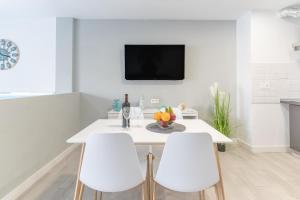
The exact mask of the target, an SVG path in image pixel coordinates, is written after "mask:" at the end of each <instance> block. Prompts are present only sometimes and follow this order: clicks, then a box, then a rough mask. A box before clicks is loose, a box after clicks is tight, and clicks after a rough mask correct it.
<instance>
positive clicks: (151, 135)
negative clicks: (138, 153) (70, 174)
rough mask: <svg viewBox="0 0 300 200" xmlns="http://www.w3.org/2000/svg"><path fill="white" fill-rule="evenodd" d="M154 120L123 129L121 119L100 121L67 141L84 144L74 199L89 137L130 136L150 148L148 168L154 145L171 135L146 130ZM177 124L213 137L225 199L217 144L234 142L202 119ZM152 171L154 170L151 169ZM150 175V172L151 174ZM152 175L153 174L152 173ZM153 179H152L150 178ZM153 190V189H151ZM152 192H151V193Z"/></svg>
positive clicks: (135, 122)
mask: <svg viewBox="0 0 300 200" xmlns="http://www.w3.org/2000/svg"><path fill="white" fill-rule="evenodd" d="M154 122H155V121H154V120H148V119H147V120H131V126H130V128H122V126H121V120H120V119H98V120H97V121H95V122H93V123H92V124H90V125H89V126H87V127H86V128H84V129H82V130H81V131H79V132H78V133H77V134H75V135H74V136H72V137H71V138H69V139H68V140H67V143H73V144H74V143H75V144H82V148H81V156H80V161H79V167H78V174H77V181H76V188H75V194H74V199H79V196H81V194H80V193H81V192H82V187H83V184H82V183H81V182H80V179H79V174H80V169H81V164H82V157H83V154H84V148H85V141H86V139H87V137H88V136H89V135H91V134H98V133H116V132H122V133H127V134H129V135H130V136H131V137H132V139H133V142H134V143H135V144H139V145H148V146H149V156H148V166H151V164H150V165H149V162H152V159H153V156H152V145H159V144H164V143H165V142H166V141H167V139H168V136H169V134H166V133H156V132H152V131H149V130H148V129H146V126H147V125H148V124H150V123H154ZM176 123H178V124H182V125H184V126H185V128H186V129H185V130H184V131H183V132H189V133H208V134H210V135H211V137H212V140H213V143H214V148H215V152H216V159H217V164H218V169H219V175H220V181H219V183H218V184H217V185H218V187H217V190H218V191H217V194H218V196H219V199H225V195H224V187H223V178H222V172H221V167H220V160H219V153H218V151H217V143H231V142H232V140H231V139H230V138H228V137H226V136H225V135H223V134H222V133H220V132H219V131H217V130H216V129H214V128H213V127H212V126H210V125H209V124H208V123H206V122H204V121H203V120H201V119H190V120H189V119H184V120H176ZM151 170H152V169H151ZM149 173H150V172H149ZM150 175H151V173H150ZM148 178H152V177H148ZM150 190H151V188H150ZM150 192H151V191H150ZM149 199H151V200H152V199H153V197H152V196H150V197H149Z"/></svg>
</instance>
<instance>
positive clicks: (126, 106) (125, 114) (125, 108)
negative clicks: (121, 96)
mask: <svg viewBox="0 0 300 200" xmlns="http://www.w3.org/2000/svg"><path fill="white" fill-rule="evenodd" d="M129 117H130V103H129V101H128V94H125V101H124V102H123V104H122V119H123V123H122V127H123V128H128V127H130V119H129Z"/></svg>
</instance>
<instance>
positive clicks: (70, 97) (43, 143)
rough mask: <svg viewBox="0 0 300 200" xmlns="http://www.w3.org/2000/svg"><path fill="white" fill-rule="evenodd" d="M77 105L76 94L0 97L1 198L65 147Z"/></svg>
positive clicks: (76, 126)
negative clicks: (6, 98) (16, 97)
mask: <svg viewBox="0 0 300 200" xmlns="http://www.w3.org/2000/svg"><path fill="white" fill-rule="evenodd" d="M79 107H80V106H79V94H76V93H75V94H62V95H48V96H39V97H25V98H19V99H8V100H0V141H1V145H0V161H1V165H0V198H1V197H3V196H4V195H5V194H6V193H8V192H9V191H10V190H12V189H14V188H15V187H16V186H18V185H19V184H20V183H22V182H23V181H24V180H25V179H26V178H28V177H29V176H31V175H32V174H33V173H34V172H36V171H37V170H38V169H40V168H41V167H43V166H44V165H45V164H46V163H48V162H49V161H50V160H52V159H53V158H55V157H56V156H57V155H58V154H59V153H61V152H62V151H64V150H65V149H66V148H67V147H68V145H67V144H66V142H65V141H66V139H68V138H69V137H71V136H72V135H74V133H76V132H77V131H78V130H79V125H80V122H79V121H80V117H79Z"/></svg>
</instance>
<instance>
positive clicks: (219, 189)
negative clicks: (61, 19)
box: [214, 144, 225, 200]
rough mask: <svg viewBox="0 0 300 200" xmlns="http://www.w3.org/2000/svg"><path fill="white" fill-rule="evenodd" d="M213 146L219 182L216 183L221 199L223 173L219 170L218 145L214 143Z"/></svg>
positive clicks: (223, 196)
mask: <svg viewBox="0 0 300 200" xmlns="http://www.w3.org/2000/svg"><path fill="white" fill-rule="evenodd" d="M214 148H215V155H216V160H217V166H218V170H219V178H220V180H219V182H218V183H217V185H218V191H219V196H220V198H221V199H222V200H225V192H224V185H223V175H222V170H221V164H220V156H219V151H218V146H217V144H214Z"/></svg>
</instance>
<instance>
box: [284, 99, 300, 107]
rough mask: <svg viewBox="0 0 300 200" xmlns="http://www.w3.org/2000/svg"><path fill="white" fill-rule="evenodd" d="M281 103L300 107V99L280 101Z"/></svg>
mask: <svg viewBox="0 0 300 200" xmlns="http://www.w3.org/2000/svg"><path fill="white" fill-rule="evenodd" d="M280 103H285V104H290V105H297V106H300V99H294V98H292V99H280Z"/></svg>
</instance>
